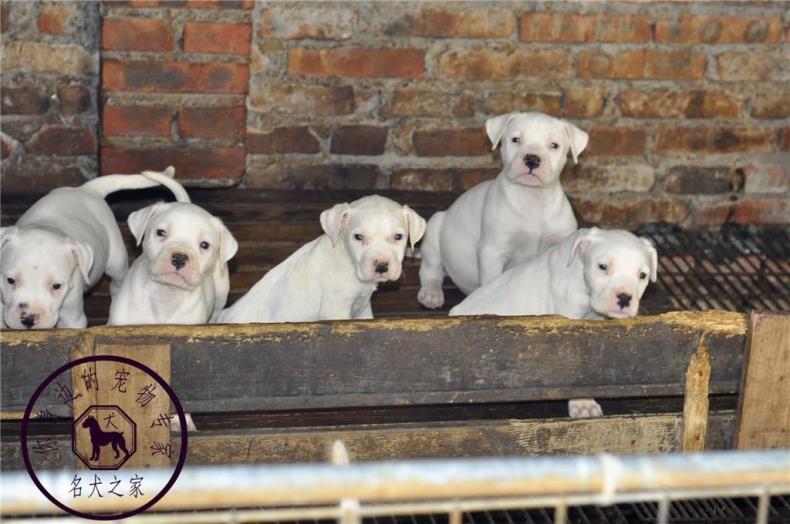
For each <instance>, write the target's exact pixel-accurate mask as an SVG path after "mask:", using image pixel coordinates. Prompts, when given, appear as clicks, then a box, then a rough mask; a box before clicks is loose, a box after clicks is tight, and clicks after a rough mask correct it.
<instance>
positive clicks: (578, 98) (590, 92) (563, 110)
mask: <svg viewBox="0 0 790 524" xmlns="http://www.w3.org/2000/svg"><path fill="white" fill-rule="evenodd" d="M603 106H604V94H603V92H602V91H600V90H597V89H587V88H570V89H568V90H566V91H565V93H564V94H563V93H561V92H550V93H541V92H522V91H520V90H510V91H504V92H496V93H491V94H489V95H488V96H487V97H485V100H484V101H483V111H484V112H485V113H487V114H490V115H499V114H503V113H509V112H510V111H514V110H519V111H539V112H542V113H548V114H550V115H554V116H558V117H559V116H563V117H574V118H585V117H594V116H599V115H600V114H601V113H602V112H603Z"/></svg>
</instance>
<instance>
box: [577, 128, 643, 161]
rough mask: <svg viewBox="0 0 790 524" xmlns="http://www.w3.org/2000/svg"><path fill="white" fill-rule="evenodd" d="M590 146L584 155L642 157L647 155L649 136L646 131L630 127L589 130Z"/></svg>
mask: <svg viewBox="0 0 790 524" xmlns="http://www.w3.org/2000/svg"><path fill="white" fill-rule="evenodd" d="M588 133H589V134H590V144H589V146H587V149H586V150H585V152H584V154H585V155H589V156H641V155H643V154H644V153H645V143H646V140H647V134H646V132H645V130H644V129H637V128H628V127H596V128H593V129H590V130H588Z"/></svg>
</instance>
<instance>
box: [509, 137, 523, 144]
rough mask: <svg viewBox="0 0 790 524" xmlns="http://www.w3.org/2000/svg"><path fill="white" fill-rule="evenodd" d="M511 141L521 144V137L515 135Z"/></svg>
mask: <svg viewBox="0 0 790 524" xmlns="http://www.w3.org/2000/svg"><path fill="white" fill-rule="evenodd" d="M510 141H511V142H513V143H514V144H520V143H521V139H520V138H519V137H517V136H514V137H513V138H511V139H510Z"/></svg>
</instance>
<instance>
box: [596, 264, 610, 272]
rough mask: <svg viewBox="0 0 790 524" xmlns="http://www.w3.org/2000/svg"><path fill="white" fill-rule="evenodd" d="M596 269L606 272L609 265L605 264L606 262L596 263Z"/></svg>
mask: <svg viewBox="0 0 790 524" xmlns="http://www.w3.org/2000/svg"><path fill="white" fill-rule="evenodd" d="M598 269H600V270H601V271H603V272H604V273H606V271H607V270H608V269H609V266H607V265H606V264H598Z"/></svg>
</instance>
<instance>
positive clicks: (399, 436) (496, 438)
mask: <svg viewBox="0 0 790 524" xmlns="http://www.w3.org/2000/svg"><path fill="white" fill-rule="evenodd" d="M734 420H735V415H734V413H733V412H731V411H729V412H719V413H713V414H712V415H711V418H710V430H709V431H708V434H707V442H706V448H707V449H726V448H728V447H729V446H730V442H731V441H732V433H733V428H734ZM682 426H683V419H682V416H681V415H679V414H669V415H646V416H635V417H628V416H624V417H604V418H599V419H579V420H571V419H544V420H518V419H505V420H496V421H468V422H435V423H421V424H375V425H357V426H334V427H316V428H311V429H304V428H299V429H287V428H279V429H257V430H237V431H205V432H204V431H198V432H196V433H192V434H190V437H189V455H188V457H189V458H188V460H189V463H190V464H192V465H198V464H255V463H291V462H326V461H327V459H328V457H329V451H330V449H331V446H332V443H333V442H334V441H335V440H342V441H343V442H344V444H345V445H346V448H347V449H348V451H349V455H350V458H351V460H352V461H355V462H356V461H365V460H385V459H407V458H438V457H483V456H525V455H544V454H584V453H597V452H610V453H657V452H669V451H678V450H680V447H681V445H682V440H683V428H682ZM60 439H61V440H63V445H64V446H68V442H66V441H65V440H64V439H63V437H60ZM177 442H178V440H176V441H175V442H174V448H175V447H177V446H176V444H177ZM60 447H62V446H60ZM173 456H174V457H175V456H177V452H174V454H173ZM65 459H67V460H70V459H68V457H65ZM38 460H44V459H41V458H40V457H39V458H38ZM63 460H64V456H62V455H59V454H53V455H50V456H48V462H43V463H39V464H37V467H38V466H40V467H47V468H50V469H52V468H58V467H61V466H62V465H63V463H62V461H63ZM2 463H3V467H4V468H9V469H19V468H21V467H22V462H21V458H20V457H19V444H18V442H8V441H4V442H3V443H2Z"/></svg>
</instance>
